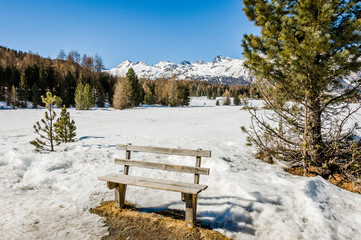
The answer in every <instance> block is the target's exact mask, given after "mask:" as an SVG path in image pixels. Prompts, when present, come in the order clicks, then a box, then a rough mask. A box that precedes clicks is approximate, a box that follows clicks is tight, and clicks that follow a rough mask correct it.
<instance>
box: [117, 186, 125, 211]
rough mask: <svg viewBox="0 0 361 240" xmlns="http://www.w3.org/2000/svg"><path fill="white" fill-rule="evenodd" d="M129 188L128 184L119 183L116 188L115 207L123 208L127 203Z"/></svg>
mask: <svg viewBox="0 0 361 240" xmlns="http://www.w3.org/2000/svg"><path fill="white" fill-rule="evenodd" d="M126 190H127V185H126V184H119V185H118V187H116V188H115V207H117V208H123V207H124V203H125V193H126Z"/></svg>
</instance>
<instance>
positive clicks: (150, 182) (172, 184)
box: [98, 173, 208, 194]
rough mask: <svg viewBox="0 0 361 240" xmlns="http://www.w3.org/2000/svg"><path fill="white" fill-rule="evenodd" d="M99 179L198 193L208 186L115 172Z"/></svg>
mask: <svg viewBox="0 0 361 240" xmlns="http://www.w3.org/2000/svg"><path fill="white" fill-rule="evenodd" d="M98 179H99V180H102V181H108V182H114V183H119V184H125V185H134V186H140V187H148V188H155V189H161V190H167V191H174V192H182V193H189V194H198V193H200V192H201V191H203V190H205V189H206V188H207V187H208V186H207V185H201V184H193V183H184V182H176V181H169V180H162V179H152V178H145V177H138V176H130V175H123V174H115V173H111V174H108V175H105V176H102V177H98Z"/></svg>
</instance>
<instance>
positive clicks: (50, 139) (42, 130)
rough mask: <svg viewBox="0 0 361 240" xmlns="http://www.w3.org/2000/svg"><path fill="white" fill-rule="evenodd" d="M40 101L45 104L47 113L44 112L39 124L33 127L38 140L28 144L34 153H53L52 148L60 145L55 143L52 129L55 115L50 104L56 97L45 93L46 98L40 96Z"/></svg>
mask: <svg viewBox="0 0 361 240" xmlns="http://www.w3.org/2000/svg"><path fill="white" fill-rule="evenodd" d="M41 99H42V101H43V103H44V104H45V107H46V110H47V111H46V112H45V118H44V119H41V122H36V124H35V125H34V130H35V133H37V134H39V136H40V138H36V139H35V140H33V141H30V143H31V144H32V145H34V146H35V151H38V152H40V151H54V146H56V145H59V144H60V143H59V142H56V135H55V128H54V119H55V117H56V113H55V112H54V110H53V107H52V104H53V103H54V102H55V100H56V96H55V95H54V96H53V95H52V94H51V92H47V93H46V97H44V96H41ZM40 123H41V124H40ZM42 125H43V126H42Z"/></svg>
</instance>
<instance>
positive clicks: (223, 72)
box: [106, 56, 252, 84]
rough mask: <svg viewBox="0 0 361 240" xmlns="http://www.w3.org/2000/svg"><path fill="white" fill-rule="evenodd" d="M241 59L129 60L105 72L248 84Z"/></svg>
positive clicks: (123, 75)
mask: <svg viewBox="0 0 361 240" xmlns="http://www.w3.org/2000/svg"><path fill="white" fill-rule="evenodd" d="M243 62H244V60H243V59H232V58H229V57H223V56H217V57H215V58H214V60H213V61H212V62H207V63H206V62H203V61H202V60H199V61H196V62H192V63H191V62H189V61H182V62H180V63H179V64H175V63H173V62H169V61H161V62H159V63H157V64H155V65H151V66H150V65H148V64H146V63H144V62H136V63H133V62H131V61H129V60H125V61H123V62H122V63H121V64H119V65H118V66H117V67H115V68H113V69H110V70H107V71H106V72H109V73H110V74H112V75H114V76H119V77H125V76H126V73H127V72H128V70H129V68H133V69H134V71H135V73H136V74H137V75H138V77H140V78H146V79H152V80H155V79H158V78H167V79H168V78H172V77H175V78H176V79H191V80H204V81H209V82H212V83H224V84H249V83H250V82H251V81H252V77H251V74H250V72H249V71H248V70H247V69H246V68H245V67H244V66H243Z"/></svg>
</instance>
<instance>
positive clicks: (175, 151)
mask: <svg viewBox="0 0 361 240" xmlns="http://www.w3.org/2000/svg"><path fill="white" fill-rule="evenodd" d="M116 149H117V150H130V151H138V152H149V153H158V154H171V155H181V156H194V157H208V158H209V157H211V151H209V150H192V149H179V148H162V147H150V146H134V145H124V144H117V147H116Z"/></svg>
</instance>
